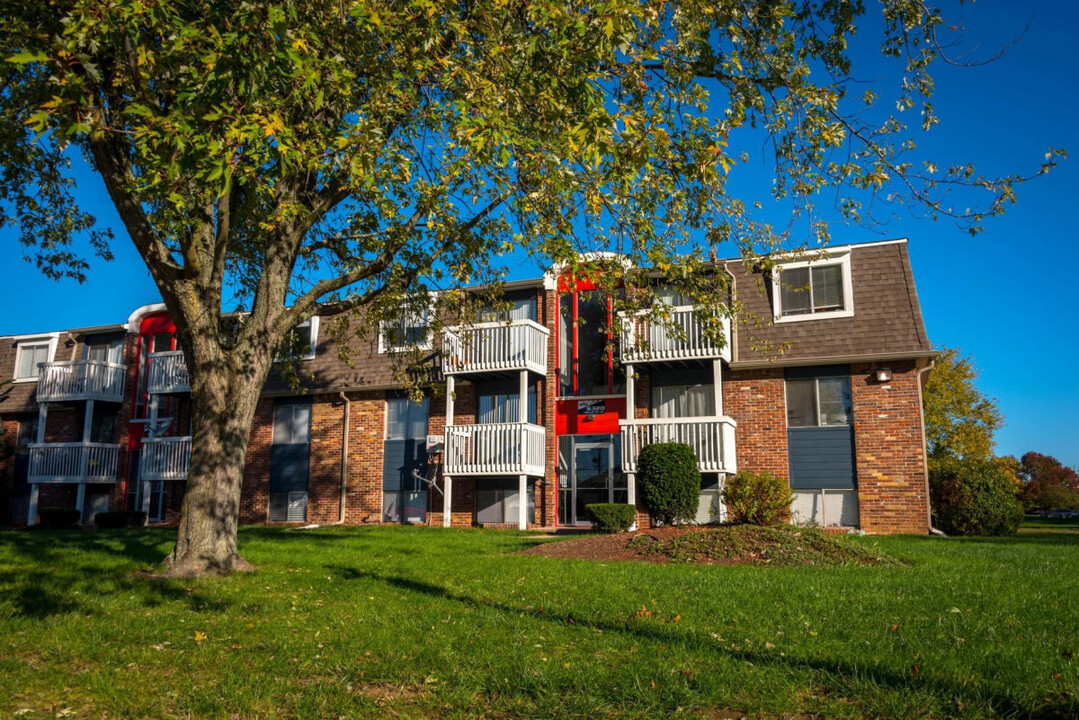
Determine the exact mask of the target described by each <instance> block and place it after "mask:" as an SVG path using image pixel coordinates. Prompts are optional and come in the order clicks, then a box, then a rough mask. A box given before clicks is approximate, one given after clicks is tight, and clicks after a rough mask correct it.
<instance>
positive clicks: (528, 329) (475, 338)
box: [442, 320, 550, 375]
mask: <svg viewBox="0 0 1079 720" xmlns="http://www.w3.org/2000/svg"><path fill="white" fill-rule="evenodd" d="M549 335H550V331H549V330H548V329H547V328H545V327H543V326H542V325H540V324H539V323H537V322H533V321H531V320H514V321H512V322H508V323H507V322H488V323H478V324H476V325H460V326H457V327H451V328H446V330H444V331H443V332H442V371H443V373H445V374H446V375H453V374H459V373H477V372H493V371H502V370H533V371H535V372H537V373H540V374H541V375H546V374H547V339H548V336H549Z"/></svg>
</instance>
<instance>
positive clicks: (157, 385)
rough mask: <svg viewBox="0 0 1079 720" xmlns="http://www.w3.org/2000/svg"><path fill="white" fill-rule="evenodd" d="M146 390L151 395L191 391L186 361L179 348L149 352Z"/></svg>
mask: <svg viewBox="0 0 1079 720" xmlns="http://www.w3.org/2000/svg"><path fill="white" fill-rule="evenodd" d="M146 391H147V392H148V393H150V394H151V395H169V394H172V393H185V392H190V391H191V380H190V379H189V378H188V376H187V361H186V360H185V359H184V353H183V351H181V350H171V351H169V352H156V353H150V372H149V379H148V381H147V383H146Z"/></svg>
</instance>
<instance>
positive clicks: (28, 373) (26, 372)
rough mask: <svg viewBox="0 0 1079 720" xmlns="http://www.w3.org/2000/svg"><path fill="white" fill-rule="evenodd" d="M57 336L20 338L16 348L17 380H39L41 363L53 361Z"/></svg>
mask: <svg viewBox="0 0 1079 720" xmlns="http://www.w3.org/2000/svg"><path fill="white" fill-rule="evenodd" d="M56 340H57V338H56V337H55V336H43V337H35V338H26V339H25V340H19V341H18V345H17V346H16V348H15V381H16V382H29V381H33V380H37V378H38V375H39V374H40V373H41V369H40V368H39V367H38V366H39V365H40V364H41V363H47V362H51V361H52V356H53V353H54V352H55V350H56Z"/></svg>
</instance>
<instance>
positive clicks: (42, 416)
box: [26, 403, 49, 527]
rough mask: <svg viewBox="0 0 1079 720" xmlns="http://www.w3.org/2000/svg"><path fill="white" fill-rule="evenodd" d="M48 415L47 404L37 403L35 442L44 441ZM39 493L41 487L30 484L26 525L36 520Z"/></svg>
mask: <svg viewBox="0 0 1079 720" xmlns="http://www.w3.org/2000/svg"><path fill="white" fill-rule="evenodd" d="M48 416H49V404H48V403H38V406H37V436H36V437H35V438H34V442H35V443H43V442H45V421H46V420H47V419H48ZM40 493H41V488H40V486H39V485H38V484H37V483H33V484H32V485H30V507H29V508H27V511H26V526H27V527H30V526H31V525H34V524H36V520H37V503H38V496H39V495H40Z"/></svg>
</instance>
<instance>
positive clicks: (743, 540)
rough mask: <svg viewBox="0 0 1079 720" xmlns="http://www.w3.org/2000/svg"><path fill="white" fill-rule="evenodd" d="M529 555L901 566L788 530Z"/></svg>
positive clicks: (650, 538) (663, 533) (748, 528)
mask: <svg viewBox="0 0 1079 720" xmlns="http://www.w3.org/2000/svg"><path fill="white" fill-rule="evenodd" d="M522 552H523V553H524V554H526V555H542V556H545V557H553V558H573V559H579V560H599V561H615V562H652V563H669V562H676V563H698V564H705V565H781V566H795V565H818V566H827V565H891V564H897V562H898V561H896V560H895V559H893V558H891V557H888V556H887V555H884V554H883V553H881V552H879V551H878V550H877V549H876V548H875V547H873V546H872V545H870V544H866V543H854V542H852V541H851V540H850V539H848V538H846V537H844V536H842V535H838V534H835V533H827V532H823V531H821V530H815V529H808V528H798V527H793V526H789V525H784V526H778V527H758V526H754V525H721V526H705V527H697V526H689V527H664V528H653V529H651V530H640V531H637V532H626V533H617V534H613V535H586V536H583V537H579V538H573V539H570V540H552V541H548V542H544V543H541V544H539V545H536V546H534V547H530V548H528V549H526V550H524V551H522Z"/></svg>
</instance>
